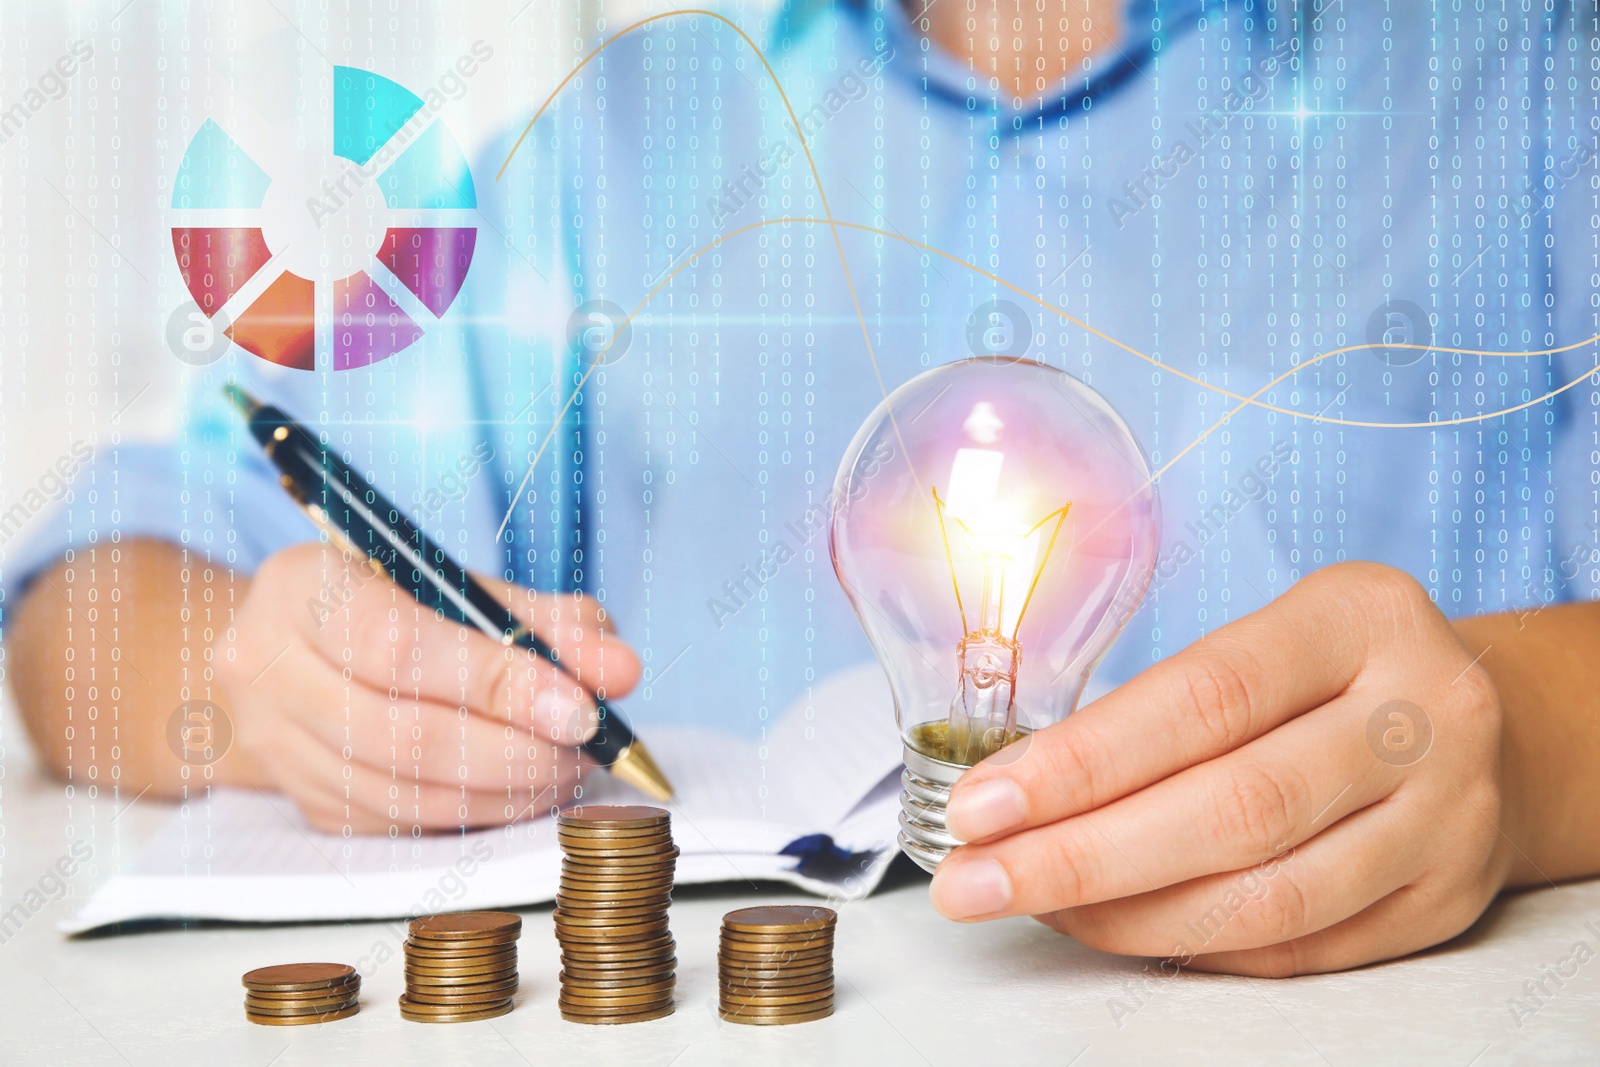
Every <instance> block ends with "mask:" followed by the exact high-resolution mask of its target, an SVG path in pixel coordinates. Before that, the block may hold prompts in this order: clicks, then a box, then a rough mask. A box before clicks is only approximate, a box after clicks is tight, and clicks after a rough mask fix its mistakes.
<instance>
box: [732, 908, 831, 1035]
mask: <svg viewBox="0 0 1600 1067" xmlns="http://www.w3.org/2000/svg"><path fill="white" fill-rule="evenodd" d="M838 921H839V916H838V915H837V914H835V913H834V912H833V911H832V910H831V909H829V908H824V907H819V906H798V907H766V908H741V909H740V910H738V911H730V912H728V914H726V915H724V916H723V917H722V942H721V944H720V946H719V947H718V949H717V980H718V982H717V984H718V994H719V995H718V1007H719V1008H720V1010H721V1013H722V1017H723V1018H724V1019H727V1020H728V1021H729V1022H735V1023H754V1024H756V1025H760V1026H780V1025H783V1024H785V1023H804V1022H810V1021H811V1020H812V1019H825V1018H827V1017H828V1016H829V1015H832V1014H833V929H834V926H835V925H837V923H838Z"/></svg>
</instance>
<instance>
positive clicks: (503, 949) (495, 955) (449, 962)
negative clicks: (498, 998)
mask: <svg viewBox="0 0 1600 1067" xmlns="http://www.w3.org/2000/svg"><path fill="white" fill-rule="evenodd" d="M516 959H517V950H516V947H515V946H510V945H499V946H495V947H492V948H481V949H473V950H471V951H462V952H434V951H432V950H430V949H426V948H418V947H416V946H413V945H407V946H406V963H408V964H412V963H414V964H418V965H420V966H423V967H479V966H488V965H489V964H491V963H514V962H516Z"/></svg>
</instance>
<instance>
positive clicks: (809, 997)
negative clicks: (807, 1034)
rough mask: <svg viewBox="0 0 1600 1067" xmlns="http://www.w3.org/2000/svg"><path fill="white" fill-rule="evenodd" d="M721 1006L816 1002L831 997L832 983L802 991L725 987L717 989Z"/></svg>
mask: <svg viewBox="0 0 1600 1067" xmlns="http://www.w3.org/2000/svg"><path fill="white" fill-rule="evenodd" d="M718 996H719V997H720V998H721V1001H722V1006H723V1007H725V1008H726V1007H729V1006H738V1007H745V1008H779V1007H783V1006H784V1005H786V1004H818V1003H820V1002H822V1001H824V1000H832V999H833V983H832V982H824V983H823V984H822V985H820V986H818V987H817V988H815V989H811V990H808V991H806V992H803V993H791V992H787V991H785V992H777V993H745V992H733V991H730V990H727V989H723V990H719V991H718Z"/></svg>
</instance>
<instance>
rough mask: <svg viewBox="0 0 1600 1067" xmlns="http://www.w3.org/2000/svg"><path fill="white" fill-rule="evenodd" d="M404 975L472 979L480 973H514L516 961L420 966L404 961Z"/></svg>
mask: <svg viewBox="0 0 1600 1067" xmlns="http://www.w3.org/2000/svg"><path fill="white" fill-rule="evenodd" d="M405 973H406V976H413V974H414V976H416V977H435V979H474V977H478V976H482V974H515V973H517V961H515V960H507V961H504V963H494V965H493V966H421V965H416V963H406V965H405Z"/></svg>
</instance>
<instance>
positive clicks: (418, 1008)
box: [400, 911, 522, 1023]
mask: <svg viewBox="0 0 1600 1067" xmlns="http://www.w3.org/2000/svg"><path fill="white" fill-rule="evenodd" d="M521 935H522V917H521V916H519V915H512V914H510V913H509V912H504V911H463V912H457V913H456V914H454V915H429V916H427V917H425V918H421V919H413V920H412V921H411V936H410V937H409V938H407V939H406V991H405V992H404V993H402V994H401V995H400V1014H401V1016H402V1017H404V1018H407V1019H410V1020H411V1021H412V1022H419V1023H467V1022H472V1021H474V1020H476V1019H493V1018H495V1017H496V1016H498V1015H504V1014H505V1013H506V1012H508V1011H510V1010H511V995H512V994H513V993H515V992H516V991H517V938H518V937H520V936H521Z"/></svg>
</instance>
